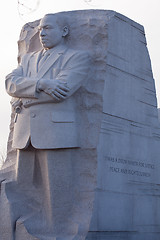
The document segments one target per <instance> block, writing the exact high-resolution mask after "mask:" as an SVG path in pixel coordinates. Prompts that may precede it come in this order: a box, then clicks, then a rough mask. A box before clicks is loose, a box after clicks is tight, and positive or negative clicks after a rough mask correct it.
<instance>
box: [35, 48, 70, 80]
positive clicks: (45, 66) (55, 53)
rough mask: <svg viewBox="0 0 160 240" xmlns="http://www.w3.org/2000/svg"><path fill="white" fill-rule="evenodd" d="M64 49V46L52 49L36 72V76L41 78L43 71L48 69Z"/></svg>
mask: <svg viewBox="0 0 160 240" xmlns="http://www.w3.org/2000/svg"><path fill="white" fill-rule="evenodd" d="M65 51H66V48H64V47H63V48H62V47H61V48H59V47H57V48H56V49H53V51H52V52H51V54H50V55H49V57H48V58H47V59H46V61H45V62H44V64H43V66H42V67H41V68H40V69H39V71H38V73H37V76H36V77H37V78H38V79H40V78H42V77H43V76H44V75H45V73H46V72H47V71H48V69H49V68H50V67H51V66H52V65H53V64H54V63H55V62H56V61H57V60H58V58H59V57H60V56H61V55H62V54H63V53H64V52H65Z"/></svg>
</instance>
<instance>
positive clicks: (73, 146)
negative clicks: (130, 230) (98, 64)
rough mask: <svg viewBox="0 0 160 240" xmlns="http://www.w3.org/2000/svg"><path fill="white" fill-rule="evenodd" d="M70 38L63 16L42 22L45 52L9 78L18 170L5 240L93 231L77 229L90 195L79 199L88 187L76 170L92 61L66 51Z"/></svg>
mask: <svg viewBox="0 0 160 240" xmlns="http://www.w3.org/2000/svg"><path fill="white" fill-rule="evenodd" d="M68 33H69V27H68V25H67V22H66V19H65V18H64V17H62V16H61V17H58V16H55V15H53V14H47V15H45V16H44V18H43V19H42V20H41V21H40V25H39V36H40V42H41V44H42V46H43V49H42V50H41V51H38V52H33V53H29V54H26V55H24V57H23V58H22V61H21V63H20V64H19V66H18V68H17V69H15V70H13V71H12V73H10V74H9V75H7V77H6V90H7V93H8V94H9V95H10V96H12V97H13V98H12V101H11V104H12V108H13V110H14V111H15V118H14V131H13V143H12V147H13V148H15V149H17V163H16V177H15V179H14V181H10V182H9V183H7V184H6V194H7V197H8V200H9V202H10V212H11V216H12V217H11V216H10V224H11V229H10V232H8V230H7V233H3V240H5V239H6V240H9V239H12V237H15V238H16V239H17V238H18V239H22V238H23V239H24V240H28V239H39V240H46V239H59V240H63V239H65V240H70V239H75V237H78V235H79V238H76V239H84V237H85V236H86V233H87V231H88V226H89V221H88V223H87V224H86V219H83V221H84V223H85V224H84V223H83V222H82V226H80V224H81V223H78V221H79V220H80V219H79V214H78V215H77V213H79V211H80V210H79V209H78V208H80V209H81V210H82V208H83V207H82V208H81V206H80V205H82V204H83V201H84V199H85V198H86V194H84V193H81V192H79V194H78V196H74V195H75V193H76V191H75V188H79V190H80V191H83V187H81V186H80V185H81V183H78V182H77V181H76V177H74V174H75V171H74V170H73V169H74V167H75V166H76V161H79V159H77V157H76V155H77V154H79V155H81V149H80V143H79V134H78V130H77V129H78V128H79V127H80V124H79V123H78V116H77V103H76V98H75V94H74V93H75V92H76V91H77V90H78V89H79V88H80V87H81V86H82V84H83V81H87V76H88V73H89V67H90V57H89V54H88V53H87V51H82V50H74V49H71V48H68V47H67V46H66V44H65V38H67V35H68ZM79 184H80V185H79ZM76 194H77V193H76ZM76 198H79V200H78V202H77V200H76ZM15 199H16V201H15ZM89 201H90V199H89ZM77 203H78V204H77ZM86 203H87V202H86ZM91 203H92V200H91ZM87 218H88V217H87ZM8 222H9V221H8ZM15 224H17V227H16V230H14V228H15V227H14V226H15ZM83 224H84V225H85V226H84V227H83ZM18 225H19V226H20V227H18ZM22 226H23V228H24V229H23V230H22V229H21V228H22ZM24 231H26V232H27V233H28V235H26V236H25V235H24ZM4 232H5V231H4ZM78 232H79V233H78ZM29 235H30V236H29ZM31 236H32V237H33V238H31ZM34 237H36V238H34Z"/></svg>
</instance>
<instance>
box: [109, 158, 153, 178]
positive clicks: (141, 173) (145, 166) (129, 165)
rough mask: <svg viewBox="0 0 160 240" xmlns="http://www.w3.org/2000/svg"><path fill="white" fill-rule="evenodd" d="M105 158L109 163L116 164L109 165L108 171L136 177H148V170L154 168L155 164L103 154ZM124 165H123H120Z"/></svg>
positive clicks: (149, 174)
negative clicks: (113, 164)
mask: <svg viewBox="0 0 160 240" xmlns="http://www.w3.org/2000/svg"><path fill="white" fill-rule="evenodd" d="M105 160H106V161H108V162H110V163H115V164H117V165H116V166H109V171H110V172H113V173H121V174H128V175H132V176H138V177H150V176H151V172H150V171H149V170H154V169H155V165H154V164H151V163H147V162H141V161H135V160H130V159H124V158H118V157H110V156H105ZM122 165H124V166H125V167H122ZM117 166H118V167H117ZM133 167H139V168H141V169H142V170H139V168H138V169H133Z"/></svg>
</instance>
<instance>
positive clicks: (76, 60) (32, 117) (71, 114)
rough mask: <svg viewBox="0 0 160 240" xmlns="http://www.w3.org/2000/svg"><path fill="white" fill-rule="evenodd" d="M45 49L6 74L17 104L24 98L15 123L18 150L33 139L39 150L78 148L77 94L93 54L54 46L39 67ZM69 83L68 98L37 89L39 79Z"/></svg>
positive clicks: (8, 86) (31, 55) (14, 134)
mask: <svg viewBox="0 0 160 240" xmlns="http://www.w3.org/2000/svg"><path fill="white" fill-rule="evenodd" d="M40 55H41V51H40V52H37V53H32V54H27V55H25V56H24V58H23V59H22V62H21V64H20V65H19V66H18V68H17V69H15V70H14V71H13V72H12V73H11V74H9V75H8V76H7V77H6V90H7V92H8V94H9V95H11V96H12V97H13V100H12V102H13V105H14V103H15V101H16V100H17V99H21V104H22V105H21V111H20V113H19V114H18V115H17V119H16V121H15V123H14V132H13V144H12V146H13V147H14V148H17V149H23V148H26V147H27V144H28V142H29V141H31V144H32V145H33V146H34V147H35V148H38V149H55V148H70V147H78V146H79V141H78V134H77V130H78V129H77V128H78V122H77V114H76V99H75V96H74V93H75V92H76V91H77V90H78V89H79V88H80V87H81V85H82V84H83V81H84V80H85V79H86V77H87V73H88V69H89V55H88V54H87V53H86V52H84V51H76V50H73V49H67V48H65V47H63V48H62V47H61V46H60V47H57V48H56V49H55V48H54V49H53V51H52V53H51V54H50V56H49V57H48V58H47V60H46V61H45V63H44V64H43V66H42V67H41V68H40V69H38V61H39V59H40ZM41 78H45V79H53V81H54V80H58V81H63V82H66V84H67V86H68V87H69V89H70V91H69V94H68V96H67V98H66V99H65V100H63V101H61V102H58V103H57V102H56V101H55V100H54V99H53V98H52V97H51V96H50V95H48V94H46V93H45V92H43V91H41V92H37V90H36V89H37V82H38V80H39V79H41Z"/></svg>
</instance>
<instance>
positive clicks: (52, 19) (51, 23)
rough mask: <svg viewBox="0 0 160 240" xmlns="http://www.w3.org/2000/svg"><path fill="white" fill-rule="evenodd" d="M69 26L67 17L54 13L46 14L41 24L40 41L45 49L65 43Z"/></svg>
mask: <svg viewBox="0 0 160 240" xmlns="http://www.w3.org/2000/svg"><path fill="white" fill-rule="evenodd" d="M68 32H69V30H68V26H67V23H66V22H65V19H64V18H63V17H61V16H56V15H54V14H46V15H45V16H44V17H43V18H42V20H41V21H40V25H39V36H40V42H41V44H42V46H43V47H44V48H45V49H50V48H54V47H56V46H58V45H61V44H64V38H65V37H66V36H67V35H68Z"/></svg>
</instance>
